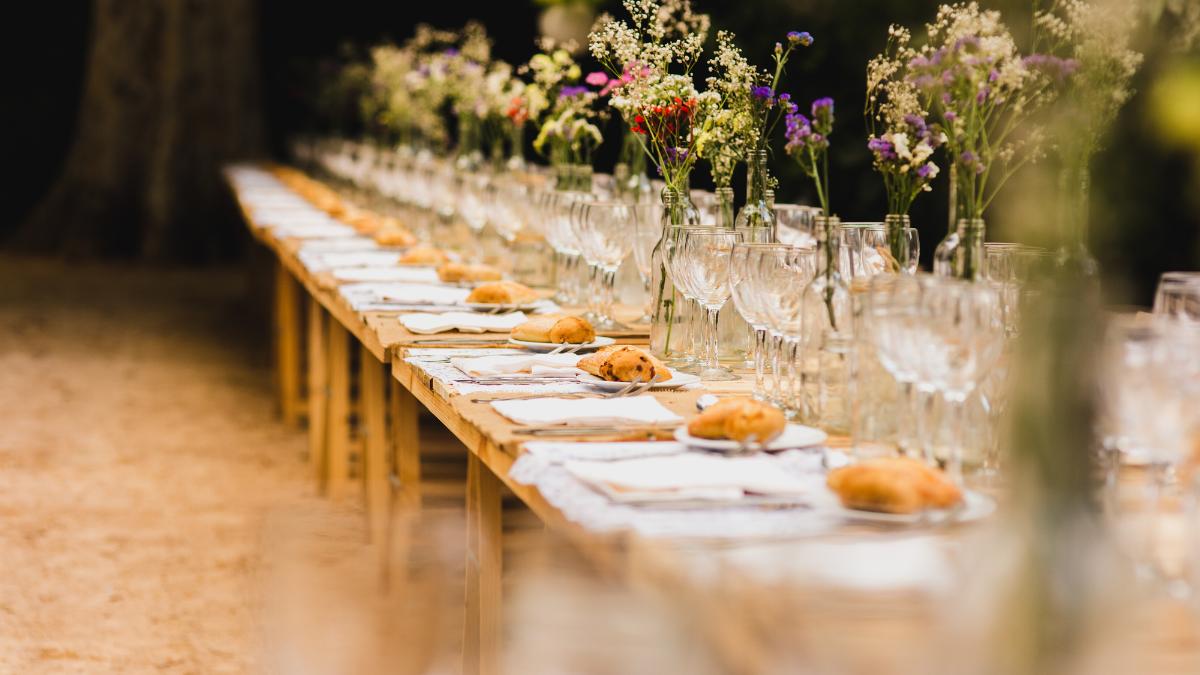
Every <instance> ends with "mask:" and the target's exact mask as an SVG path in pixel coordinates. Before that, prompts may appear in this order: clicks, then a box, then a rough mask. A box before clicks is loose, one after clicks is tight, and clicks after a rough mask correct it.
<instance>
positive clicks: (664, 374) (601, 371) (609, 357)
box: [576, 345, 671, 382]
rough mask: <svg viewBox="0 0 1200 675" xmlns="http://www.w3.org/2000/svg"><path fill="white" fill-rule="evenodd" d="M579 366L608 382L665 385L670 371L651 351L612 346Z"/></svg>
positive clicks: (583, 361)
mask: <svg viewBox="0 0 1200 675" xmlns="http://www.w3.org/2000/svg"><path fill="white" fill-rule="evenodd" d="M576 367H577V368H579V369H580V370H582V371H583V372H585V373H589V374H591V375H594V376H596V377H598V378H600V379H602V380H607V381H609V382H649V381H651V380H654V381H656V382H666V381H667V380H670V379H671V371H670V369H668V368H667V367H666V366H665V365H663V363H662V362H661V361H659V360H658V359H656V358H654V356H652V355H651V354H649V353H648V352H646V351H644V350H641V349H638V348H637V347H630V346H628V345H610V346H608V347H604V348H602V349H600V350H599V351H597V352H596V353H594V354H591V355H589V356H585V357H583V358H582V359H580V360H579V363H577V364H576Z"/></svg>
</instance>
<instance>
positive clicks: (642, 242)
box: [630, 202, 662, 323]
mask: <svg viewBox="0 0 1200 675" xmlns="http://www.w3.org/2000/svg"><path fill="white" fill-rule="evenodd" d="M630 208H631V209H632V213H633V262H634V265H635V266H636V267H637V272H638V277H640V278H641V280H642V290H643V291H644V293H645V295H646V298H645V306H644V309H643V311H642V316H641V317H640V318H639V319H638V320H637V321H636V323H650V322H651V321H653V320H654V317H653V316H651V314H650V310H651V305H650V302H651V300H652V298H653V296H652V294H651V289H650V279H651V266H652V265H653V262H654V247H655V245H657V244H658V240H659V239H662V222H661V219H660V217H659V216H660V215H661V213H660V212H661V211H662V207H661V206H659V205H658V204H655V203H653V202H642V203H634V204H633V205H631V207H630Z"/></svg>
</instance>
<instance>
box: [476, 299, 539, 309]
mask: <svg viewBox="0 0 1200 675" xmlns="http://www.w3.org/2000/svg"><path fill="white" fill-rule="evenodd" d="M539 304H540V303H538V301H536V300H535V301H533V302H520V303H514V304H511V305H503V304H498V303H494V302H464V303H463V305H464V306H466V307H468V308H470V309H473V310H475V311H476V312H529V311H533V310H535V309H537V308H538V305H539Z"/></svg>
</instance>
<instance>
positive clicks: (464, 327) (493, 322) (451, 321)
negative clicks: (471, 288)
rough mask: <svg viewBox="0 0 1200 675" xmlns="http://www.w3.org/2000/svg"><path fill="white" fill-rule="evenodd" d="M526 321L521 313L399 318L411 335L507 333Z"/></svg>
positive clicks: (422, 313) (406, 315) (417, 314)
mask: <svg viewBox="0 0 1200 675" xmlns="http://www.w3.org/2000/svg"><path fill="white" fill-rule="evenodd" d="M526 321H528V317H526V316H525V314H524V313H522V312H512V313H510V314H480V313H479V312H446V313H445V314H429V313H426V312H414V313H413V314H404V315H402V316H401V317H400V323H401V324H402V325H403V326H404V327H405V328H407V329H408V330H409V331H411V332H413V333H419V334H422V335H431V334H433V333H444V332H446V331H451V330H457V331H459V332H462V333H507V332H509V331H511V330H512V329H513V328H516V327H517V326H519V325H521V324H523V323H525V322H526Z"/></svg>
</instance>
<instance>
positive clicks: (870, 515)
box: [834, 490, 996, 525]
mask: <svg viewBox="0 0 1200 675" xmlns="http://www.w3.org/2000/svg"><path fill="white" fill-rule="evenodd" d="M834 499H837V496H836V495H835V496H834ZM835 508H836V509H837V512H838V513H839V514H840V515H841V516H842V517H843V518H846V519H847V520H859V521H865V522H872V523H890V524H895V525H943V524H950V523H970V522H974V521H976V520H982V519H984V518H987V517H988V516H990V515H992V513H993V512H994V511H995V510H996V500H995V499H992V498H991V497H989V496H987V495H985V494H982V493H979V492H975V491H973V490H967V491H965V492H963V501H962V504H959V505H958V506H957V507H955V508H952V509H929V510H926V511H921V512H919V513H879V512H878V511H863V510H860V509H848V508H846V507H844V506H842V505H841V502H840V501H839V502H838V503H837V506H836V507H835Z"/></svg>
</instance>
